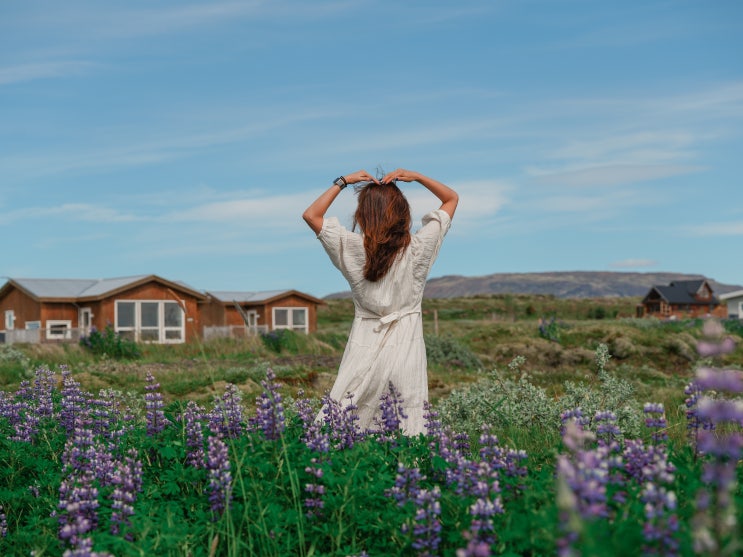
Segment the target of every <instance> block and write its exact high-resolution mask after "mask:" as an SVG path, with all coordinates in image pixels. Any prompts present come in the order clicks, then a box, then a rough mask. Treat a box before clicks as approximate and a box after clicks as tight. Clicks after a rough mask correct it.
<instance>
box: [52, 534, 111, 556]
mask: <svg viewBox="0 0 743 557" xmlns="http://www.w3.org/2000/svg"><path fill="white" fill-rule="evenodd" d="M62 557H113V555H111V554H110V553H103V552H100V551H93V539H92V538H83V539H81V540H80V541H79V542H78V544H77V546H76V547H75V548H74V549H68V550H66V551H65V552H64V553H63V554H62Z"/></svg>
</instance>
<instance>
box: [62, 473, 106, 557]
mask: <svg viewBox="0 0 743 557" xmlns="http://www.w3.org/2000/svg"><path fill="white" fill-rule="evenodd" d="M94 479H95V478H94V476H93V473H92V472H91V471H84V472H82V473H81V472H79V471H77V470H74V469H71V470H68V474H67V476H66V477H64V478H63V479H62V482H61V484H60V486H59V505H58V509H59V511H60V512H59V515H58V516H59V538H60V539H61V540H62V541H64V542H67V543H68V544H70V545H71V546H73V547H77V546H78V545H79V544H80V542H81V541H82V540H83V539H84V538H85V536H86V535H87V534H88V533H89V532H92V531H93V530H95V529H96V528H97V526H98V489H97V488H96V487H95V486H94V485H93V482H94Z"/></svg>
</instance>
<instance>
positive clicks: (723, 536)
mask: <svg viewBox="0 0 743 557" xmlns="http://www.w3.org/2000/svg"><path fill="white" fill-rule="evenodd" d="M742 377H743V372H741V371H736V370H715V369H711V368H701V369H699V370H698V371H697V378H696V381H697V384H698V386H699V388H700V389H702V390H704V391H713V392H716V394H717V398H712V397H710V396H707V395H706V393H705V394H704V395H703V396H701V397H700V398H699V399H698V400H697V415H698V416H699V418H700V419H706V420H709V421H710V422H712V423H713V424H714V426H715V429H716V430H717V431H712V430H704V431H702V432H700V433H699V434H698V438H697V441H698V445H697V447H698V449H699V452H700V453H702V454H703V455H704V456H705V457H706V461H705V463H704V466H703V469H702V482H703V483H704V484H705V485H704V487H702V488H701V489H700V490H699V492H698V493H697V498H696V507H697V513H696V515H695V516H694V518H693V538H694V549H695V550H696V551H697V552H698V553H710V554H720V555H722V554H726V553H729V552H730V551H734V549H733V548H734V547H735V543H736V540H735V529H736V524H735V522H736V521H735V500H734V496H733V494H734V491H735V488H736V467H737V462H738V460H739V459H740V457H741V455H742V454H743V435H742V434H741V432H740V428H741V427H742V426H743V403H741V402H740V400H730V399H726V398H725V396H726V395H737V394H739V393H740V392H741V381H742Z"/></svg>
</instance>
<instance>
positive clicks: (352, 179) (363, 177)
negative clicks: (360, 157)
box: [343, 170, 379, 184]
mask: <svg viewBox="0 0 743 557" xmlns="http://www.w3.org/2000/svg"><path fill="white" fill-rule="evenodd" d="M343 177H344V178H345V179H346V182H347V183H349V184H358V183H359V182H374V183H375V184H378V183H379V182H378V181H377V179H376V178H375V177H374V176H372V175H371V174H369V173H368V172H367V171H366V170H357V171H356V172H353V173H351V174H346V175H345V176H343Z"/></svg>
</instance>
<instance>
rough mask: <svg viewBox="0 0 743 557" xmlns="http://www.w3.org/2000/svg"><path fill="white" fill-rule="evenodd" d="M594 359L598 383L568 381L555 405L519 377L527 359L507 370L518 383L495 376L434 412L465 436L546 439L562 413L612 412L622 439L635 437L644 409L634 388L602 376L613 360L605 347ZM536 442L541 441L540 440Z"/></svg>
mask: <svg viewBox="0 0 743 557" xmlns="http://www.w3.org/2000/svg"><path fill="white" fill-rule="evenodd" d="M595 358H596V367H597V372H598V383H595V384H585V383H575V382H572V381H567V382H565V385H564V386H565V394H564V395H563V396H561V397H560V398H558V399H554V398H553V397H551V396H550V395H548V393H547V392H546V390H545V389H543V388H542V387H539V386H536V385H534V384H533V383H532V381H531V379H530V377H529V375H528V374H527V373H520V371H519V370H520V368H521V366H522V365H523V364H524V362H525V358H523V357H522V356H517V357H516V358H514V360H513V361H512V362H511V364H509V366H508V367H509V372H510V374H511V375H512V376H519V375H520V376H519V378H518V379H517V380H514V379H511V378H506V377H504V376H502V375H501V374H499V373H498V372H497V371H493V372H492V373H490V374H489V375H488V376H487V377H486V378H484V379H481V380H480V381H478V382H477V383H475V384H473V385H471V386H469V387H467V388H466V389H462V390H457V391H454V392H453V393H452V394H451V395H450V396H449V397H448V398H447V399H445V400H443V401H442V402H441V403H440V404H439V406H438V410H439V412H440V415H441V419H442V421H443V422H444V423H447V424H450V425H452V426H455V425H456V427H458V428H461V429H464V430H467V431H476V430H477V429H478V428H479V427H480V425H481V424H483V423H486V424H489V425H491V426H492V427H493V428H494V429H496V430H497V429H508V428H513V427H516V428H526V429H528V430H530V431H532V432H535V433H536V432H541V433H543V434H545V435H546V434H547V432H550V431H555V430H556V429H557V428H558V426H559V424H560V415H561V414H562V413H563V412H565V411H567V410H573V409H575V408H580V409H581V411H582V413H583V415H584V416H586V417H588V418H589V419H591V418H593V416H594V415H595V414H596V412H598V411H611V412H614V414H615V415H616V416H617V425H618V426H619V428H620V429H621V431H622V434H623V435H625V436H627V437H634V436H637V435H639V433H640V431H641V429H642V428H641V426H642V407H641V405H640V404H639V402H637V401H636V400H635V398H634V396H635V390H634V387H633V386H632V385H631V384H630V383H629V382H627V381H625V380H623V379H619V378H617V377H614V376H613V375H611V374H609V373H608V372H607V371H606V369H605V367H606V364H607V363H608V361H609V359H610V358H611V356H610V355H609V351H608V348H607V346H606V345H605V344H600V345H599V346H598V348H597V349H596V352H595ZM588 427H589V428H591V427H592V424H588ZM535 438H536V439H539V438H540V435H539V434H537V435H536V436H535Z"/></svg>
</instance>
